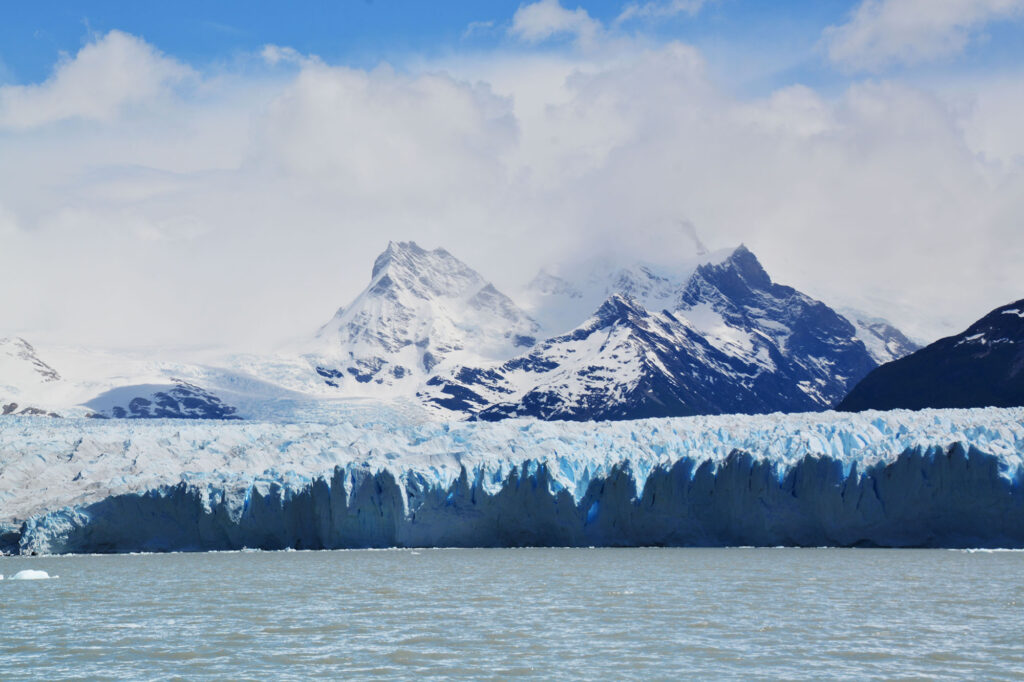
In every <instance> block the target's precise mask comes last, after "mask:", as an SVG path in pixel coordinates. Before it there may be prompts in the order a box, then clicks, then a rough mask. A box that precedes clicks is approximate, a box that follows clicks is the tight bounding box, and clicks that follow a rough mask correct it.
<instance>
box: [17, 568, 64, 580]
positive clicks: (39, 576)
mask: <svg viewBox="0 0 1024 682" xmlns="http://www.w3.org/2000/svg"><path fill="white" fill-rule="evenodd" d="M56 577H57V576H55V575H54V576H51V575H50V574H49V573H47V572H46V571H37V570H34V569H31V568H28V569H25V570H24V571H18V572H17V573H15V574H14V575H12V576H11V580H49V579H50V578H56Z"/></svg>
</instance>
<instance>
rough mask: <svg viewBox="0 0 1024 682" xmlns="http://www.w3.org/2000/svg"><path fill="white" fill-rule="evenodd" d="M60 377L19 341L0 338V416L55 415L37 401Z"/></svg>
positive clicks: (21, 340) (22, 340)
mask: <svg viewBox="0 0 1024 682" xmlns="http://www.w3.org/2000/svg"><path fill="white" fill-rule="evenodd" d="M60 380H61V376H60V373H58V372H57V370H55V369H54V368H53V367H51V366H50V365H48V364H47V363H45V362H43V361H42V360H41V359H40V358H39V355H38V354H37V353H36V349H35V348H34V347H33V346H32V344H30V343H29V342H28V341H26V340H25V339H22V338H5V339H0V415H8V414H41V415H49V416H57V414H56V413H54V412H53V411H52V410H50V409H49V408H47V407H43V406H42V403H41V402H40V400H39V397H40V395H45V394H46V393H47V392H48V391H49V389H50V387H51V386H52V385H53V384H55V383H57V382H60Z"/></svg>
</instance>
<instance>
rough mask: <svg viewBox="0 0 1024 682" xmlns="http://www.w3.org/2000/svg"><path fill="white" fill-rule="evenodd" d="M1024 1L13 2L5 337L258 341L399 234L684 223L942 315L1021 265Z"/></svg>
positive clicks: (579, 233) (815, 277) (515, 257)
mask: <svg viewBox="0 0 1024 682" xmlns="http://www.w3.org/2000/svg"><path fill="white" fill-rule="evenodd" d="M1022 120H1024V0H852V1H846V2H840V1H833V0H817V1H814V0H808V1H785V2H783V1H780V2H773V3H765V2H759V1H755V0H650V1H648V0H640V1H636V2H633V1H629V2H621V1H619V2H615V1H612V0H602V1H601V2H587V1H585V0H584V1H582V2H572V1H569V2H566V1H564V0H562V1H560V0H539V1H535V2H529V1H527V2H505V1H503V0H496V1H492V2H487V3H481V2H478V1H476V2H471V1H464V2H463V1H457V2H443V3H425V2H421V1H418V0H402V1H398V0H372V1H370V0H335V1H333V2H328V1H326V0H325V1H320V2H294V3H269V2H217V3H201V2H193V1H192V0H185V1H183V2H179V3H175V4H173V5H171V4H165V3H128V2H89V3H71V2H56V1H55V2H47V3H0V287H2V290H3V292H4V293H3V295H2V296H0V336H5V335H21V336H24V337H26V338H27V339H29V340H30V341H35V342H38V343H50V344H57V343H59V344H70V345H91V346H100V347H109V348H130V347H134V348H138V347H146V348H149V347H169V346H173V347H206V346H217V347H230V348H236V349H239V350H250V351H260V350H268V349H272V348H274V347H276V346H277V345H278V344H280V343H282V342H284V341H290V340H295V339H298V338H303V337H304V336H308V335H311V334H312V333H313V332H314V331H315V330H316V329H317V327H318V326H319V325H321V324H322V323H324V322H325V321H326V320H328V319H329V318H330V317H331V315H332V314H333V313H334V311H335V310H336V309H337V308H338V307H339V306H341V305H344V304H346V303H347V302H348V301H349V300H351V299H352V298H353V297H354V296H355V295H356V294H357V293H358V292H359V291H360V290H361V288H362V287H363V286H365V285H366V283H367V282H368V279H369V274H370V268H371V266H372V263H373V259H374V257H375V256H376V255H377V254H378V253H379V252H380V251H381V250H383V249H384V248H385V246H386V245H387V242H388V240H392V239H393V240H400V239H401V240H407V239H411V240H415V241H417V242H418V243H420V244H421V245H423V246H426V247H437V246H443V247H445V248H447V249H448V250H449V251H450V252H452V253H453V254H454V255H456V256H457V257H459V258H461V259H463V260H464V261H466V262H467V263H468V264H469V265H471V266H472V267H474V268H476V269H477V270H479V271H480V272H481V273H482V274H483V275H484V276H485V277H487V278H489V279H491V280H492V281H493V282H494V283H495V284H496V285H497V286H498V287H499V288H501V289H503V290H505V291H507V292H508V293H510V294H512V295H513V296H514V295H515V293H516V290H517V289H518V288H519V287H521V286H522V285H523V284H525V283H526V282H527V281H528V280H529V279H531V278H532V276H533V275H534V274H535V273H536V272H537V270H538V269H539V268H541V267H547V268H549V269H555V270H557V269H558V267H560V266H567V265H571V264H572V263H574V262H578V261H581V260H585V259H587V258H590V257H593V256H595V255H602V254H605V253H611V254H615V255H616V256H617V257H619V258H622V259H623V260H643V261H649V262H652V263H655V264H665V265H670V264H671V263H672V262H673V260H675V259H678V258H680V257H685V256H686V255H688V249H689V248H691V247H690V241H689V238H688V237H687V236H686V232H685V230H683V229H681V228H680V225H681V224H692V225H693V226H694V227H695V228H696V230H697V232H698V234H699V235H700V237H701V239H702V240H703V241H704V242H705V243H706V244H707V245H708V246H709V247H712V248H723V247H729V246H734V245H737V244H739V243H745V244H746V245H747V246H748V247H749V248H750V249H751V250H752V251H753V252H754V253H755V254H757V255H758V257H759V258H760V259H761V261H762V263H763V264H764V265H765V267H766V269H767V270H768V272H769V273H770V274H771V275H772V277H773V279H775V280H776V281H778V282H782V283H785V284H790V285H792V286H795V287H797V288H798V289H800V290H802V291H804V292H805V293H808V294H809V295H812V296H814V297H816V298H819V299H821V300H824V301H825V302H826V303H829V304H830V305H834V306H839V307H853V308H858V309H861V310H863V311H865V312H868V313H870V314H874V315H879V316H882V317H885V318H887V319H889V320H890V321H892V322H893V323H894V324H896V325H897V326H898V327H900V328H901V329H903V330H905V331H906V332H908V333H910V334H911V335H913V336H914V337H916V338H918V339H920V340H923V341H931V340H934V339H936V338H939V337H940V336H944V335H948V334H951V333H955V332H958V331H960V330H962V329H963V328H965V327H966V326H967V325H968V324H970V323H971V322H972V321H974V320H975V319H977V318H979V317H981V316H982V315H983V314H985V313H986V312H988V311H989V310H991V309H992V308H994V307H996V306H998V305H1001V304H1003V303H1006V302H1009V301H1011V300H1015V299H1018V298H1021V297H1024V274H1022V273H1024V269H1022V268H1021V267H1020V265H1019V264H1020V263H1022V262H1024V126H1021V125H1020V121H1022Z"/></svg>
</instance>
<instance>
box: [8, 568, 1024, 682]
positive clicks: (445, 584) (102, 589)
mask: <svg viewBox="0 0 1024 682" xmlns="http://www.w3.org/2000/svg"><path fill="white" fill-rule="evenodd" d="M23 569H33V570H42V571H47V572H48V573H49V574H50V575H51V576H54V575H55V576H58V577H56V578H52V579H49V580H34V581H24V580H10V579H9V578H10V577H11V576H12V575H13V574H15V573H16V572H18V571H20V570H23ZM0 573H3V574H4V575H5V576H7V578H8V579H7V580H4V581H2V582H0V661H2V662H3V672H2V673H0V676H2V677H3V678H4V679H55V678H76V677H78V678H96V677H103V678H110V677H113V678H125V679H145V678H167V677H172V676H180V677H183V678H189V679H197V678H210V677H225V678H232V679H245V678H260V679H304V678H307V677H310V676H321V677H332V678H339V677H346V678H381V677H388V678H406V679H413V678H417V679H419V678H424V677H427V678H431V677H433V678H447V677H462V678H485V679H486V678H502V679H503V678H509V677H524V678H552V677H555V678H560V679H593V678H604V679H622V678H644V679H651V678H654V679H679V678H709V677H716V678H717V677H725V678H734V679H740V678H742V679H751V678H771V679H775V678H795V679H822V678H845V679H849V678H857V679H864V678H886V679H891V678H921V677H924V678H932V679H943V678H948V679H963V678H988V679H1019V678H1020V677H1021V676H1024V552H1000V551H995V552H971V551H947V550H885V549H744V548H739V549H486V550H483V549H482V550H468V549H462V550H458V549H435V550H430V549H422V550H378V551H374V550H353V551H336V552H228V553H208V554H151V555H112V556H64V557H2V558H0Z"/></svg>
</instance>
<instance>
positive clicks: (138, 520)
mask: <svg viewBox="0 0 1024 682" xmlns="http://www.w3.org/2000/svg"><path fill="white" fill-rule="evenodd" d="M1022 483H1024V408H984V409H969V410H923V411H918V412H913V411H902V410H896V411H889V412H861V413H856V414H850V413H836V412H825V413H807V414H788V415H783V414H771V415H756V416H745V415H727V416H704V417H680V418H663V419H647V420H636V421H619V422H591V423H580V422H542V421H536V420H525V419H511V420H507V421H502V422H455V423H438V422H415V421H412V420H404V419H403V418H402V417H401V416H400V415H399V414H397V413H396V414H393V415H389V416H388V417H387V418H382V417H380V416H379V415H378V416H376V417H372V418H371V417H367V418H366V419H356V418H353V419H352V420H351V421H347V422H344V423H339V422H330V423H323V422H313V421H311V422H306V423H280V422H269V421H267V422H256V421H245V422H242V421H202V422H196V421H187V420H173V419H155V420H146V421H133V420H90V419H64V420H52V419H47V418H44V417H33V416H9V417H7V418H6V419H4V420H3V421H0V543H2V544H4V545H5V550H6V551H8V552H17V553H22V554H32V553H35V554H50V553H76V552H130V551H175V550H183V551H185V550H228V549H242V548H261V549H285V548H296V549H320V548H362V547H396V546H397V547H428V546H452V547H465V546H527V545H547V546H552V545H557V546H638V545H644V546H649V545H655V546H688V545H701V546H722V545H762V546H765V545H767V546H775V545H798V546H822V545H833V546H899V547H1024V491H1022Z"/></svg>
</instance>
